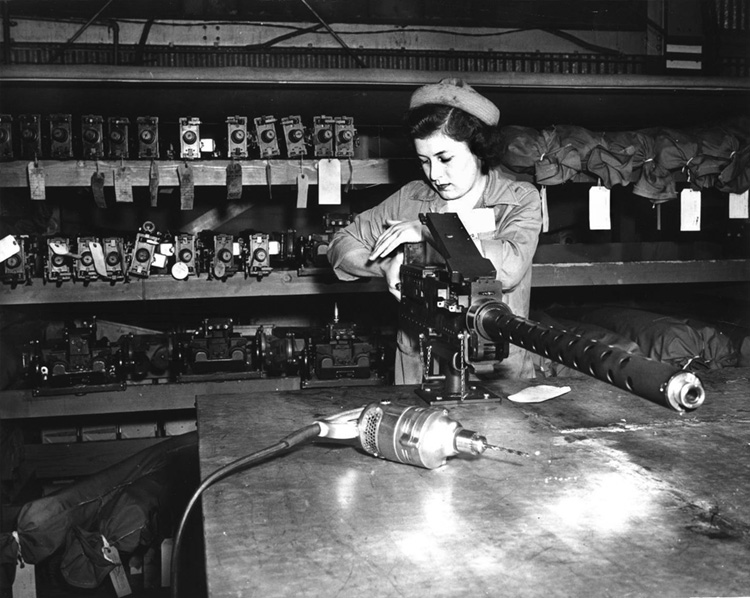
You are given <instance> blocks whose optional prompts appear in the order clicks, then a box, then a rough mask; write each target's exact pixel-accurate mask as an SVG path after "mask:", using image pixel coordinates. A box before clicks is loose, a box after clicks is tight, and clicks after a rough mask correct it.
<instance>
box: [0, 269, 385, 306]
mask: <svg viewBox="0 0 750 598" xmlns="http://www.w3.org/2000/svg"><path fill="white" fill-rule="evenodd" d="M386 289H387V287H386V284H385V282H383V281H382V280H381V279H379V278H378V279H370V280H362V281H357V282H353V283H347V282H340V281H338V280H336V279H335V278H334V277H333V273H331V275H330V276H325V277H318V276H298V275H297V273H296V272H294V271H283V270H282V271H276V272H271V274H270V275H269V276H267V277H265V278H263V280H257V279H255V278H248V279H246V278H244V276H242V274H237V275H235V276H233V277H231V278H228V279H227V280H226V281H223V282H222V281H220V280H208V279H207V278H206V277H205V276H202V277H200V278H191V279H188V280H184V281H178V280H175V279H174V278H172V277H171V276H169V275H152V276H150V277H149V278H146V279H144V280H131V281H130V282H127V283H125V282H120V283H116V284H114V285H110V284H108V283H106V282H104V281H96V282H92V283H90V284H89V285H84V284H83V283H80V282H65V283H62V284H61V285H60V286H56V285H54V284H51V283H48V284H43V283H42V281H41V280H39V279H34V281H33V283H32V284H30V285H25V286H18V287H16V288H11V287H10V286H9V285H3V286H2V287H0V305H24V304H49V303H96V302H102V301H114V302H121V301H146V300H151V301H154V300H160V299H164V300H174V299H226V298H230V297H268V296H280V295H321V294H325V295H329V294H335V293H369V292H378V291H386Z"/></svg>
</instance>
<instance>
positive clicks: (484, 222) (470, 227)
mask: <svg viewBox="0 0 750 598" xmlns="http://www.w3.org/2000/svg"><path fill="white" fill-rule="evenodd" d="M458 217H459V218H460V220H461V224H463V225H464V228H465V229H466V232H467V233H469V236H470V237H477V236H479V235H481V234H482V233H490V232H493V231H494V230H495V227H496V225H495V210H493V209H492V208H476V209H474V210H461V211H460V212H459V213H458Z"/></svg>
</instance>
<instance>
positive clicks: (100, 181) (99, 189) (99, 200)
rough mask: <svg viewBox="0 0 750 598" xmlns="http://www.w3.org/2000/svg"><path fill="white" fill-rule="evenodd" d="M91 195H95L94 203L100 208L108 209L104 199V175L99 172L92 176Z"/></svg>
mask: <svg viewBox="0 0 750 598" xmlns="http://www.w3.org/2000/svg"><path fill="white" fill-rule="evenodd" d="M91 193H92V194H93V195H94V203H95V204H96V205H97V207H99V208H106V207H107V202H106V200H105V199H104V173H103V172H99V171H98V170H97V171H96V172H95V173H93V174H92V175H91Z"/></svg>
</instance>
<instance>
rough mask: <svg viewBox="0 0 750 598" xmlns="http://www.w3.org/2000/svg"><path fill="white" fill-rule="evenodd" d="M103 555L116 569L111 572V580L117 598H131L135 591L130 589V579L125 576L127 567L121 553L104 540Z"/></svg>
mask: <svg viewBox="0 0 750 598" xmlns="http://www.w3.org/2000/svg"><path fill="white" fill-rule="evenodd" d="M102 539H103V537H102ZM102 554H103V555H104V558H105V559H107V560H108V561H109V562H110V563H112V564H113V565H114V566H115V568H114V569H112V571H110V572H109V579H110V580H111V581H112V586H113V587H114V589H115V593H116V594H117V598H122V597H123V596H130V594H132V593H133V591H132V590H131V589H130V582H128V578H127V576H126V575H125V567H123V566H122V561H121V560H120V553H119V552H118V551H117V548H115V547H114V546H111V545H110V544H109V543H107V541H106V540H104V546H102Z"/></svg>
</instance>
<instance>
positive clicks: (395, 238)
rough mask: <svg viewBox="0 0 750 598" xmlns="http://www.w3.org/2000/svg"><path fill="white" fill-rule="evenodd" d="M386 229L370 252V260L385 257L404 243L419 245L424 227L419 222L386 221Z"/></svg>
mask: <svg viewBox="0 0 750 598" xmlns="http://www.w3.org/2000/svg"><path fill="white" fill-rule="evenodd" d="M386 224H387V225H388V228H387V229H386V230H385V231H384V232H383V234H382V235H380V237H379V238H378V240H377V242H376V243H375V247H373V248H372V252H370V258H369V259H370V260H371V261H373V260H376V259H378V258H382V257H385V256H387V255H388V254H389V253H391V252H392V251H395V250H396V249H398V248H399V247H400V246H401V245H403V244H404V243H419V242H420V241H422V240H424V226H423V225H422V223H421V222H420V221H419V220H386Z"/></svg>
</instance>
